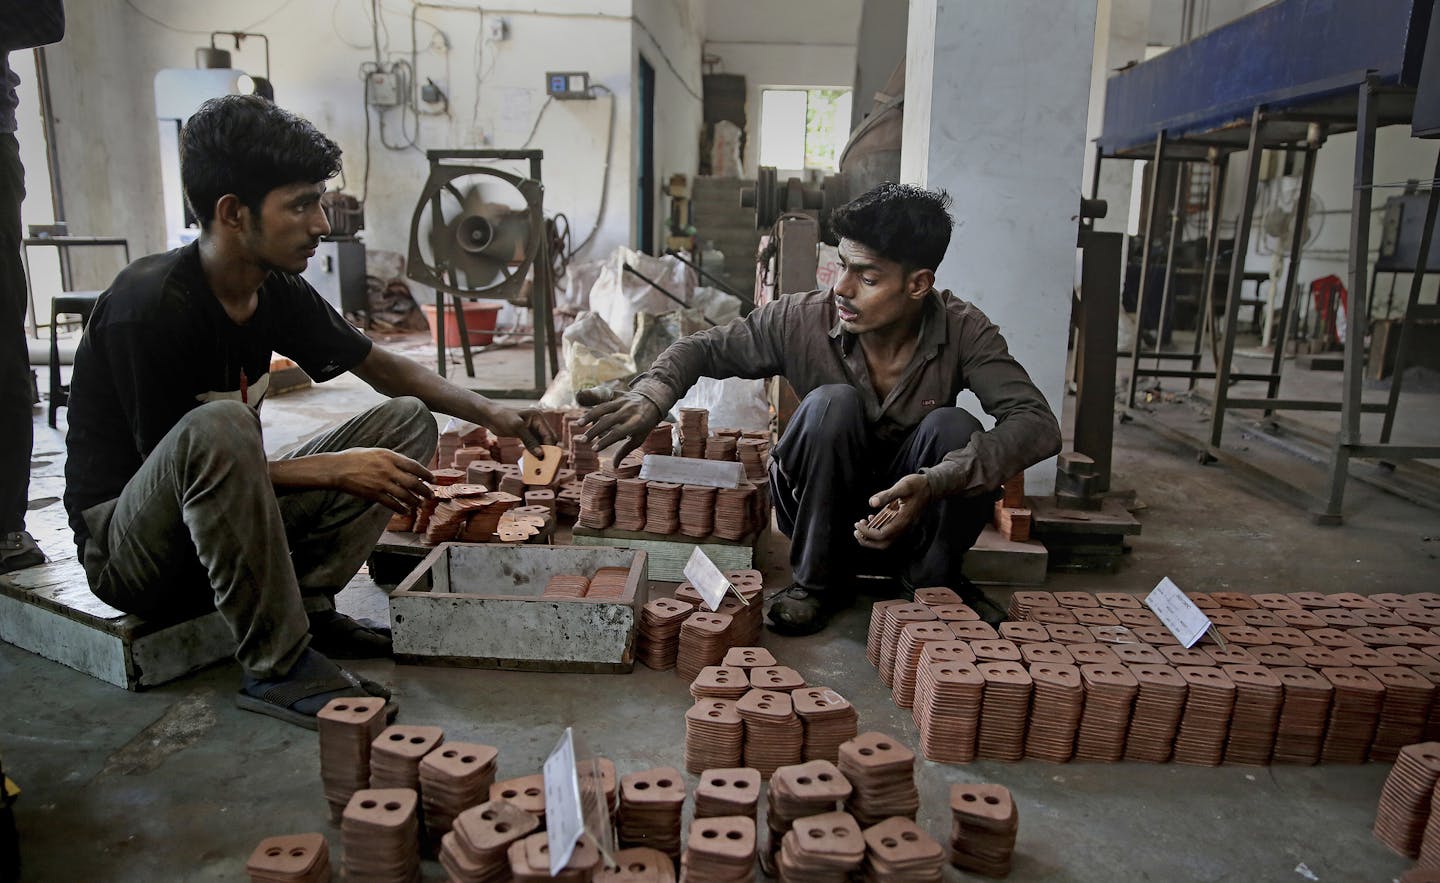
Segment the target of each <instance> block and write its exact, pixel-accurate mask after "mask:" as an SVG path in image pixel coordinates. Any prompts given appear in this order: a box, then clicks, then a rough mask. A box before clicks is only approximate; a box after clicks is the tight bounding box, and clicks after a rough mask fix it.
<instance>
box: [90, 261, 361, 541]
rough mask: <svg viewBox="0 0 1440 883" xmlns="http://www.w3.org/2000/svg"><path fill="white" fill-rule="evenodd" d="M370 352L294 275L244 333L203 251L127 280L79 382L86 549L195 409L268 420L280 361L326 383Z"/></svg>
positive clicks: (270, 283) (279, 283)
mask: <svg viewBox="0 0 1440 883" xmlns="http://www.w3.org/2000/svg"><path fill="white" fill-rule="evenodd" d="M370 346H371V344H370V340H369V339H368V338H367V337H365V335H363V334H361V333H360V332H359V331H357V330H356V329H355V328H353V327H352V326H351V325H350V324H349V323H347V322H346V321H345V320H344V318H342V317H341V316H340V315H339V314H338V313H336V312H335V310H334V309H333V308H332V307H331V306H330V305H329V304H328V303H326V302H325V300H324V299H323V298H321V297H320V295H319V294H318V293H316V291H315V289H314V288H311V287H310V284H309V283H308V282H306V281H305V280H304V279H301V278H300V277H299V276H293V275H290V274H288V273H280V272H274V273H271V274H270V276H269V277H268V278H267V279H266V280H265V283H264V284H263V285H262V286H261V287H260V293H259V303H258V305H257V306H256V308H255V314H254V315H253V316H252V317H251V318H250V320H249V321H248V322H246V323H245V324H244V325H237V324H235V322H234V321H233V320H231V319H230V317H229V316H227V315H226V314H225V309H224V307H222V306H221V304H220V301H219V300H217V299H216V297H215V295H214V294H213V293H212V292H211V290H210V285H209V283H208V282H207V281H206V279H205V274H204V272H203V271H202V270H201V267H200V249H199V245H198V243H192V244H190V245H187V246H185V247H184V248H180V249H176V250H175V251H171V252H167V253H165V254H158V255H151V256H149V257H145V258H141V259H140V260H138V261H136V262H134V263H133V264H131V265H130V266H128V267H126V268H125V269H124V270H122V271H120V275H118V276H116V277H115V282H114V283H113V284H112V285H111V286H110V288H109V289H108V290H106V291H105V293H104V294H102V295H101V296H100V300H99V301H98V302H97V303H96V305H95V311H94V313H93V314H92V315H91V317H90V324H89V325H88V326H87V327H86V329H85V335H84V337H83V338H82V339H81V341H80V346H79V348H78V349H77V350H76V352H75V368H74V372H73V375H72V378H71V383H70V405H69V408H70V410H69V414H68V418H69V424H70V428H69V433H68V435H67V437H66V440H65V443H66V448H67V450H68V458H67V460H66V463H65V509H66V511H67V512H68V513H69V515H70V527H71V529H72V530H74V531H75V541H76V544H77V545H83V543H84V541H85V539H86V537H87V536H88V533H89V532H88V530H87V529H86V527H85V522H84V520H83V519H82V518H81V517H80V513H81V512H83V511H85V510H86V509H88V508H90V507H91V506H95V505H97V504H99V503H104V502H106V501H108V500H113V499H115V498H116V497H118V496H120V492H121V491H122V490H124V488H125V485H126V483H127V482H129V481H130V479H131V478H132V477H133V476H134V475H135V473H136V472H138V471H139V469H140V465H141V464H142V463H143V462H144V461H145V458H146V457H148V456H149V455H150V452H151V451H152V450H154V449H155V446H156V445H157V444H159V443H160V440H161V439H163V438H164V437H165V434H166V433H168V432H169V431H170V430H171V428H173V427H174V426H175V424H176V423H177V422H179V420H180V418H181V417H183V416H185V414H186V413H187V412H189V411H190V409H191V408H195V407H198V406H199V405H201V404H204V403H205V402H211V401H219V400H225V399H230V400H234V401H243V402H245V403H246V404H248V405H250V407H252V408H254V409H256V410H257V411H258V410H259V409H260V405H261V403H262V402H263V401H264V399H265V393H266V391H267V390H268V388H269V385H270V358H271V353H272V351H273V352H277V353H280V354H281V355H283V356H285V357H287V358H290V359H294V360H295V361H296V362H297V363H299V365H300V367H301V368H303V369H304V370H305V373H306V374H308V375H310V377H311V378H313V379H314V380H315V381H317V382H320V381H325V380H329V379H331V378H332V377H337V376H339V375H341V374H344V373H345V372H346V371H349V370H350V369H351V368H354V367H355V366H356V365H358V364H360V362H361V361H363V360H364V359H365V357H366V356H367V355H369V353H370Z"/></svg>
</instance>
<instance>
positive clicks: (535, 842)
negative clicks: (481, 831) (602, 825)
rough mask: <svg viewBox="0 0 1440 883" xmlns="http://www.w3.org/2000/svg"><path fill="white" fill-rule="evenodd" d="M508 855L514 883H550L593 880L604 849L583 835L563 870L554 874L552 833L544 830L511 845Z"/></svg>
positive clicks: (598, 868)
mask: <svg viewBox="0 0 1440 883" xmlns="http://www.w3.org/2000/svg"><path fill="white" fill-rule="evenodd" d="M506 857H507V858H508V859H509V860H510V876H511V879H512V880H514V883H550V881H552V880H558V881H560V883H589V881H590V880H592V879H594V877H595V872H596V871H598V870H600V867H601V860H600V850H598V849H596V848H595V844H594V843H592V842H590V838H588V837H582V838H580V839H579V840H578V841H577V842H576V843H575V851H574V852H572V853H570V861H568V862H566V863H565V867H563V868H561V869H560V873H558V874H555V875H554V876H553V877H552V876H551V875H550V836H549V835H548V834H546V833H545V832H544V831H539V832H537V833H535V834H531V835H530V836H529V837H526V838H525V839H524V840H517V841H515V842H514V843H512V844H510V848H509V850H507V851H506Z"/></svg>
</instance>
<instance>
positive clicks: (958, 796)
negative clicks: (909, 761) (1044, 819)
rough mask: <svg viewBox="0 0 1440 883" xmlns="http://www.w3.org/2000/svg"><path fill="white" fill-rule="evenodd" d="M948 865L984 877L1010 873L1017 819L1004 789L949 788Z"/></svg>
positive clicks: (1008, 793)
mask: <svg viewBox="0 0 1440 883" xmlns="http://www.w3.org/2000/svg"><path fill="white" fill-rule="evenodd" d="M950 814H951V817H952V825H951V828H950V864H952V865H954V866H955V867H957V868H959V869H960V870H962V871H966V872H969V873H974V874H984V875H985V876H986V877H1004V876H1007V875H1008V874H1009V873H1010V860H1011V857H1012V856H1013V855H1014V853H1015V834H1016V832H1018V831H1019V829H1020V816H1019V814H1018V813H1017V812H1016V810H1015V800H1014V798H1013V797H1011V796H1010V789H1008V788H1006V787H1005V786H1004V785H979V784H976V785H952V786H950Z"/></svg>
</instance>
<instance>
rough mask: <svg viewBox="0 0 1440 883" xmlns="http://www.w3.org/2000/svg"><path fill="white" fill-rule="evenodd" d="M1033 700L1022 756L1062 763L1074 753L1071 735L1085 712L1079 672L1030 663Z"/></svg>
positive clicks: (1069, 667)
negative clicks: (1033, 688) (1033, 686)
mask: <svg viewBox="0 0 1440 883" xmlns="http://www.w3.org/2000/svg"><path fill="white" fill-rule="evenodd" d="M1029 671H1030V678H1031V680H1032V681H1034V682H1035V694H1034V696H1035V698H1034V700H1033V704H1032V707H1031V712H1030V727H1029V729H1028V730H1027V731H1026V733H1025V756H1026V757H1029V758H1034V759H1036V760H1048V761H1050V762H1052V763H1065V762H1066V761H1068V760H1070V758H1071V757H1072V756H1073V755H1074V754H1075V732H1076V730H1077V729H1078V728H1079V726H1080V716H1081V714H1082V713H1083V712H1084V710H1085V687H1084V685H1083V683H1082V682H1081V680H1080V669H1078V668H1077V667H1075V666H1074V665H1067V664H1064V663H1056V662H1032V663H1031V664H1030V669H1029Z"/></svg>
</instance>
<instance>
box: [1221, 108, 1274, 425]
mask: <svg viewBox="0 0 1440 883" xmlns="http://www.w3.org/2000/svg"><path fill="white" fill-rule="evenodd" d="M1264 125H1265V124H1264V118H1263V108H1261V107H1258V106H1257V107H1256V108H1255V110H1254V112H1253V113H1251V114H1250V151H1249V161H1248V162H1247V163H1246V168H1245V197H1244V199H1242V200H1241V202H1240V225H1239V226H1238V227H1237V228H1236V230H1235V248H1234V253H1233V254H1232V256H1231V258H1230V281H1229V284H1228V285H1227V286H1226V291H1225V342H1224V344H1223V345H1222V346H1221V348H1220V358H1219V359H1217V360H1216V362H1215V407H1214V408H1213V409H1212V413H1211V415H1210V447H1212V448H1219V447H1220V438H1221V435H1222V434H1223V433H1224V431H1225V398H1226V395H1227V393H1228V391H1229V388H1230V362H1231V361H1232V360H1233V359H1234V357H1235V325H1236V323H1237V321H1238V320H1239V317H1240V286H1241V285H1242V284H1244V281H1245V255H1246V253H1247V252H1249V250H1250V224H1251V221H1252V220H1253V218H1252V215H1254V214H1255V189H1256V187H1257V186H1258V185H1259V183H1260V162H1261V159H1262V158H1263V154H1264V151H1265V148H1264V146H1263V145H1264V141H1263V140H1262V139H1261V129H1263V128H1264Z"/></svg>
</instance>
